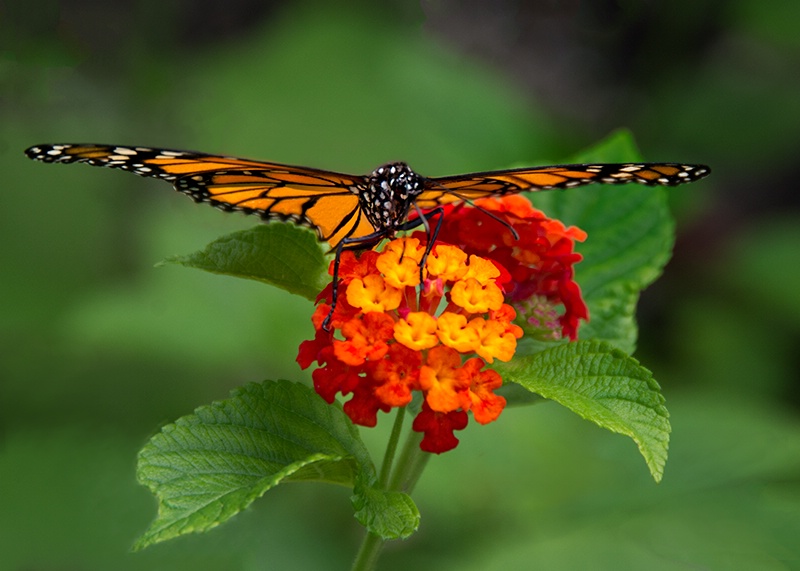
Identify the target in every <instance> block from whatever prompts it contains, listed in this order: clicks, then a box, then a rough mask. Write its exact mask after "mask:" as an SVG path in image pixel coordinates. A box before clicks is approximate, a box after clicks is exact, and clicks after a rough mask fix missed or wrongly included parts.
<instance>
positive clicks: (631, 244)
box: [531, 131, 675, 353]
mask: <svg viewBox="0 0 800 571" xmlns="http://www.w3.org/2000/svg"><path fill="white" fill-rule="evenodd" d="M639 160H641V159H640V156H639V153H638V152H637V151H636V147H635V144H634V142H633V139H632V137H631V135H630V133H628V132H627V131H618V132H615V133H613V134H612V135H610V136H609V137H608V138H607V139H606V140H604V141H602V142H601V143H600V144H598V145H597V146H595V147H593V148H591V149H589V150H588V151H586V152H584V153H582V154H581V155H579V156H576V157H572V158H571V159H570V161H569V162H587V163H593V162H631V161H632V162H635V161H639ZM666 198H667V195H666V191H665V189H664V188H662V187H646V186H642V185H636V184H630V185H624V186H612V185H591V186H590V187H587V188H577V189H572V190H569V191H567V192H543V193H534V194H533V195H532V196H531V199H532V200H533V202H534V204H535V205H536V206H537V208H541V209H542V210H544V211H545V212H546V213H547V215H548V216H551V217H555V218H558V219H559V220H561V221H563V222H564V223H565V224H568V225H576V226H578V227H580V228H582V229H583V230H585V231H586V232H587V233H588V238H587V240H586V242H584V243H582V244H576V249H577V250H578V251H579V252H580V253H581V254H583V257H584V260H583V261H582V262H581V263H579V264H578V265H577V266H576V267H575V279H576V280H577V282H578V283H579V284H580V286H581V290H582V291H583V297H584V300H585V301H586V303H587V305H588V306H589V322H588V323H585V324H583V325H582V326H581V329H580V337H581V338H582V339H600V340H604V341H608V342H609V343H612V344H613V345H614V346H616V347H618V348H620V349H622V350H623V351H625V352H626V353H633V351H634V350H635V348H636V337H637V327H636V321H635V310H636V303H637V302H638V299H639V292H640V291H641V290H642V289H644V288H645V287H647V286H648V285H649V284H650V283H652V282H653V281H654V280H655V279H656V278H657V277H658V276H659V275H660V274H661V271H662V270H663V268H664V265H665V264H666V263H667V261H668V260H669V258H670V255H671V253H672V246H673V244H674V240H675V231H674V222H673V219H672V216H671V214H670V211H669V207H668V205H667V200H666Z"/></svg>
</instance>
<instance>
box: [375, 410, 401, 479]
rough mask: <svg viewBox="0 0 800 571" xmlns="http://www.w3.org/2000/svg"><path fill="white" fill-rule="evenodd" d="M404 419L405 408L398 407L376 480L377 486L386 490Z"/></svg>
mask: <svg viewBox="0 0 800 571" xmlns="http://www.w3.org/2000/svg"><path fill="white" fill-rule="evenodd" d="M405 417H406V407H404V406H402V407H398V408H397V415H396V416H395V417H394V426H392V433H391V435H390V436H389V442H388V443H387V444H386V452H385V453H384V455H383V464H382V465H381V474H380V477H379V479H378V485H379V486H380V487H381V488H383V489H386V484H388V483H389V474H391V472H392V463H393V462H394V455H395V453H396V452H397V443H398V442H399V441H400V432H401V431H402V429H403V420H404V419H405Z"/></svg>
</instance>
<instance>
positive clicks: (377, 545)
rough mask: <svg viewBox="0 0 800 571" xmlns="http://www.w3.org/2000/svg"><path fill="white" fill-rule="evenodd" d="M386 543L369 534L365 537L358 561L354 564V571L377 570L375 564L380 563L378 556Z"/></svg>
mask: <svg viewBox="0 0 800 571" xmlns="http://www.w3.org/2000/svg"><path fill="white" fill-rule="evenodd" d="M384 543H386V541H385V540H383V539H381V538H380V537H379V536H377V535H375V534H374V533H370V532H367V533H366V535H365V536H364V541H362V542H361V547H360V548H359V550H358V555H356V560H355V561H354V562H353V567H352V571H372V570H373V569H375V564H376V563H377V562H378V556H379V555H380V554H381V549H382V548H383V544H384Z"/></svg>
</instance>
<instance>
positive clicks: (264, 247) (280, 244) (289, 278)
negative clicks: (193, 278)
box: [164, 223, 328, 301]
mask: <svg viewBox="0 0 800 571" xmlns="http://www.w3.org/2000/svg"><path fill="white" fill-rule="evenodd" d="M164 261H165V262H169V263H173V264H180V265H182V266H188V267H192V268H198V269H201V270H206V271H207V272H212V273H215V274H226V275H229V276H234V277H239V278H248V279H251V280H259V281H262V282H266V283H268V284H271V285H274V286H277V287H279V288H281V289H284V290H286V291H288V292H289V293H294V294H297V295H300V296H303V297H305V298H307V299H310V300H312V301H313V300H314V299H316V296H317V294H318V293H319V292H320V291H321V290H322V288H324V287H325V284H326V283H327V281H328V276H327V269H328V264H327V262H326V261H325V256H324V255H323V253H322V250H321V249H320V245H319V242H318V241H317V239H316V237H315V236H314V234H313V233H312V232H310V231H308V230H306V229H304V228H298V227H297V226H294V225H293V224H281V223H270V224H261V225H258V226H255V227H254V228H251V229H249V230H242V231H240V232H234V233H233V234H229V235H227V236H223V237H222V238H219V239H217V240H214V241H213V242H211V243H210V244H209V245H208V246H206V247H205V248H204V249H203V250H201V251H198V252H195V253H194V254H189V255H188V256H174V257H171V258H167V259H166V260H164Z"/></svg>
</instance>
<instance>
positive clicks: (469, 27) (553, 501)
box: [0, 0, 800, 571]
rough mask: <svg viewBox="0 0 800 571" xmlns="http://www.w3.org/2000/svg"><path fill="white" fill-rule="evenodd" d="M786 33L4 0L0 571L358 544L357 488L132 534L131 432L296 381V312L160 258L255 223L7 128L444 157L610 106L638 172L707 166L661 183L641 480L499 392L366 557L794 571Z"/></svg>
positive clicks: (262, 153)
mask: <svg viewBox="0 0 800 571" xmlns="http://www.w3.org/2000/svg"><path fill="white" fill-rule="evenodd" d="M798 29H800V3H798V2H797V1H796V0H774V1H767V2H764V1H762V0H731V1H727V2H726V1H724V0H694V1H689V0H672V1H670V2H667V1H659V0H655V1H649V2H639V1H636V0H630V1H621V0H619V1H617V2H614V1H611V0H602V1H589V0H585V1H580V0H576V1H572V2H565V3H558V2H550V1H543V0H541V1H538V0H537V1H532V2H522V1H513V0H501V1H498V2H457V1H456V0H426V1H423V2H422V4H421V5H420V4H419V3H417V2H412V1H410V0H409V1H401V0H392V1H389V2H385V3H375V2H367V1H363V2H348V3H339V4H336V3H327V2H322V1H318V2H314V1H310V0H309V1H302V2H288V1H284V2H281V1H275V2H259V1H257V0H226V1H225V2H222V1H217V0H196V1H190V0H183V1H180V0H138V1H129V2H119V3H115V2H101V1H99V0H71V1H67V0H62V1H56V0H6V1H5V2H0V167H2V173H3V174H2V178H0V180H2V183H0V201H2V205H1V206H0V239H1V240H2V249H0V272H1V274H0V276H1V277H0V288H1V289H0V335H1V336H2V337H1V338H0V570H3V571H5V570H15V571H16V570H25V571H40V570H58V571H62V570H70V571H72V570H105V569H118V570H128V569H130V570H140V569H141V570H160V569H164V570H173V569H174V570H180V569H193V570H206V569H208V570H214V569H237V570H238V569H334V568H338V569H341V568H347V567H348V566H349V563H350V558H351V557H352V555H353V553H354V551H355V549H356V546H357V545H358V542H359V540H360V536H361V529H360V528H359V526H358V524H357V523H356V522H355V520H354V519H353V518H352V515H351V514H352V512H351V509H350V506H349V499H348V493H347V490H344V489H339V488H333V487H327V486H322V485H302V486H301V485H294V486H283V487H280V488H278V489H276V490H274V491H271V492H269V493H268V494H267V495H266V496H265V497H264V498H262V499H261V500H259V501H257V502H256V503H255V504H254V507H252V508H251V509H249V510H248V511H247V512H245V513H243V514H240V515H239V516H237V517H236V518H235V519H234V520H233V521H231V522H229V523H228V524H226V525H224V526H223V527H221V528H219V529H217V530H214V531H213V532H211V533H209V534H207V535H205V536H193V537H187V538H182V539H179V540H176V541H173V542H170V543H167V544H164V545H159V546H156V547H154V548H150V549H148V550H146V551H144V552H141V553H129V551H128V550H129V548H130V545H131V544H132V542H133V540H134V538H135V537H137V536H138V535H139V534H140V533H141V532H142V531H143V530H144V529H145V528H146V527H147V525H148V524H149V522H150V520H151V519H152V518H153V516H154V514H155V500H154V499H153V498H152V497H151V496H150V495H149V493H148V491H147V490H146V489H144V488H142V487H140V486H138V485H137V484H136V482H135V462H136V453H137V451H138V449H139V448H140V447H141V446H142V445H143V444H144V442H145V441H146V439H147V438H148V437H149V436H150V435H151V434H153V433H154V432H155V431H157V430H158V429H159V427H160V426H161V425H163V424H164V423H166V422H169V421H171V420H173V419H175V418H177V417H178V416H181V415H184V414H187V413H189V412H191V411H192V410H193V409H194V408H195V407H196V406H199V405H201V404H204V403H207V402H209V401H211V400H213V399H220V398H225V397H226V396H227V395H228V392H229V390H230V389H232V388H233V387H236V386H239V385H241V384H243V383H245V382H247V381H254V380H261V379H264V378H278V377H283V378H289V379H307V378H308V375H307V373H305V372H301V371H299V369H298V367H297V366H296V365H295V363H294V357H295V355H296V349H297V346H298V344H299V343H300V342H301V341H302V340H304V339H306V338H308V337H310V336H311V334H312V328H311V324H310V321H309V320H308V315H310V312H311V304H310V303H309V302H307V301H304V300H302V299H299V298H295V297H292V296H290V295H288V294H285V293H282V292H280V291H276V290H274V289H271V288H268V287H265V286H263V285H261V284H258V283H255V282H253V283H248V282H245V281H240V280H235V279H231V278H225V277H219V276H213V275H207V274H204V273H202V272H198V271H194V270H189V269H185V268H180V267H177V266H167V267H160V268H154V267H153V265H154V264H155V263H156V262H158V261H159V260H161V259H163V258H165V257H168V256H171V255H175V254H185V253H189V252H191V251H194V250H196V249H198V248H201V247H202V246H204V245H205V244H206V243H207V242H209V241H211V240H212V239H214V238H216V237H218V236H220V235H222V234H225V233H227V232H230V231H233V230H236V229H242V228H248V227H250V226H252V225H253V224H254V223H256V220H255V219H250V218H247V217H243V216H238V215H224V214H222V213H220V212H218V211H216V210H213V209H210V208H208V207H206V206H196V205H193V204H192V203H191V201H189V200H187V199H186V197H183V196H180V195H178V194H177V193H174V192H171V191H170V189H169V187H168V186H167V185H165V184H163V183H159V182H158V181H153V180H148V179H141V178H138V177H134V176H130V175H128V174H123V173H120V172H115V171H109V170H104V169H89V168H87V167H82V166H74V167H65V166H50V165H42V164H37V163H33V162H31V161H28V160H27V159H25V157H24V156H23V154H22V150H23V149H24V148H26V147H28V146H30V145H33V144H37V143H44V142H101V143H117V144H126V145H131V144H134V145H149V146H163V147H168V148H187V149H197V150H203V151H207V152H219V153H227V154H233V155H240V156H245V157H253V158H264V159H269V160H274V161H279V162H286V163H294V164H307V165H310V166H316V167H320V168H329V169H334V170H341V171H345V172H348V171H352V172H368V171H370V170H371V169H373V168H374V167H375V166H377V165H378V164H380V163H382V162H385V161H388V160H405V161H408V162H409V163H410V164H411V165H412V166H413V167H414V168H415V169H417V170H418V171H420V172H422V173H424V174H428V175H432V176H435V175H446V174H453V173H458V172H467V171H471V170H473V171H474V170H485V169H496V168H505V167H510V166H519V165H534V164H543V163H548V162H554V161H560V160H563V159H564V158H565V157H568V156H569V155H571V154H573V153H575V152H577V151H579V150H580V149H582V148H584V147H586V146H588V145H590V144H593V143H595V142H596V141H597V140H599V139H600V138H602V137H604V136H605V135H607V134H608V133H609V132H610V131H612V130H613V129H616V128H618V127H622V126H624V127H628V128H630V129H632V131H633V132H634V134H635V136H636V137H637V140H638V142H639V144H640V147H641V150H642V153H643V155H644V157H645V158H646V159H649V160H666V161H687V162H705V163H708V164H710V165H712V167H713V169H714V173H713V176H712V177H711V178H709V179H707V180H705V181H703V182H701V183H697V184H695V185H691V186H690V187H687V188H680V189H675V190H674V191H671V196H672V199H673V206H674V208H675V212H676V215H677V217H678V243H677V247H676V251H675V256H674V258H673V261H672V262H671V264H670V265H669V266H668V267H667V270H666V274H665V276H664V277H663V278H662V279H661V280H660V281H659V282H657V284H655V285H654V286H652V287H651V288H650V289H649V290H647V291H646V292H645V294H644V295H643V298H642V303H641V308H640V309H641V311H640V315H641V325H642V330H641V338H640V348H639V351H638V352H637V354H636V356H637V357H638V358H639V359H640V360H641V361H642V362H643V363H644V364H645V365H646V366H648V367H649V368H650V369H652V370H653V371H654V372H655V375H656V378H657V379H658V380H659V381H660V383H661V385H662V387H663V390H664V393H665V395H666V397H667V404H668V406H669V408H670V411H671V413H672V422H673V427H674V433H673V439H672V444H671V454H670V456H671V457H670V460H669V462H668V464H667V470H666V474H665V478H664V481H663V482H662V483H661V484H660V485H655V484H654V483H653V482H652V480H651V479H650V477H649V475H648V472H647V469H646V467H645V465H644V462H643V461H642V460H641V458H640V457H639V456H638V454H637V452H636V449H635V447H634V445H633V444H632V443H631V442H630V441H628V440H627V439H625V438H623V437H620V436H614V435H611V434H610V433H607V432H604V431H602V430H600V429H598V428H596V427H594V426H593V425H591V424H589V423H587V422H585V421H582V420H580V419H579V418H577V417H576V416H574V415H572V414H570V413H569V412H567V411H566V410H564V409H561V408H560V407H558V406H556V405H554V404H540V405H537V406H534V407H529V408H518V409H513V410H509V411H507V412H506V413H505V414H504V416H503V418H502V420H501V421H500V422H497V423H495V424H493V425H490V426H487V427H478V428H475V427H474V426H470V428H468V429H467V430H466V431H465V432H464V433H463V436H461V435H460V436H461V441H462V443H461V445H460V446H459V448H458V449H456V450H455V451H454V452H452V453H449V454H445V455H443V456H441V457H437V458H434V459H433V460H432V461H431V463H430V465H429V468H428V470H427V472H426V474H425V475H424V477H423V480H422V481H421V483H420V485H419V487H418V491H417V493H416V494H415V499H416V500H417V502H418V505H419V507H420V509H421V511H422V525H421V528H420V531H419V532H418V533H417V534H416V535H415V536H413V538H412V539H410V540H408V541H406V542H402V543H400V542H398V543H396V544H392V545H391V546H390V547H389V548H388V550H387V552H386V553H385V554H384V556H383V559H382V561H381V564H382V565H381V567H382V568H383V569H398V570H399V569H409V568H418V569H456V568H457V569H459V570H461V571H463V570H465V569H481V570H484V569H501V568H502V569H522V568H538V569H649V570H652V569H656V570H658V569H743V570H744V569H748V570H750V569H770V570H771V569H800V547H798V543H799V542H798V537H800V415H799V414H798V405H800V391H798V377H799V376H800V375H798V370H800V358H799V357H798V355H800V351H798V342H799V341H800V224H798V222H799V221H800V208H798V206H800V198H798V196H800V193H798V190H799V189H798V186H799V185H798V182H797V181H798V179H800V166H798V161H797V152H798V150H797V149H798V143H800V34H798V32H797V30H798ZM643 191H645V192H646V190H643ZM590 239H591V237H590ZM364 434H365V438H366V439H367V440H368V443H369V444H370V445H371V446H372V447H373V448H374V449H375V450H376V451H377V450H380V445H381V442H382V438H383V437H384V435H385V432H383V429H382V428H379V429H378V430H374V431H365V432H364ZM498 442H501V443H502V444H501V445H498Z"/></svg>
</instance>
